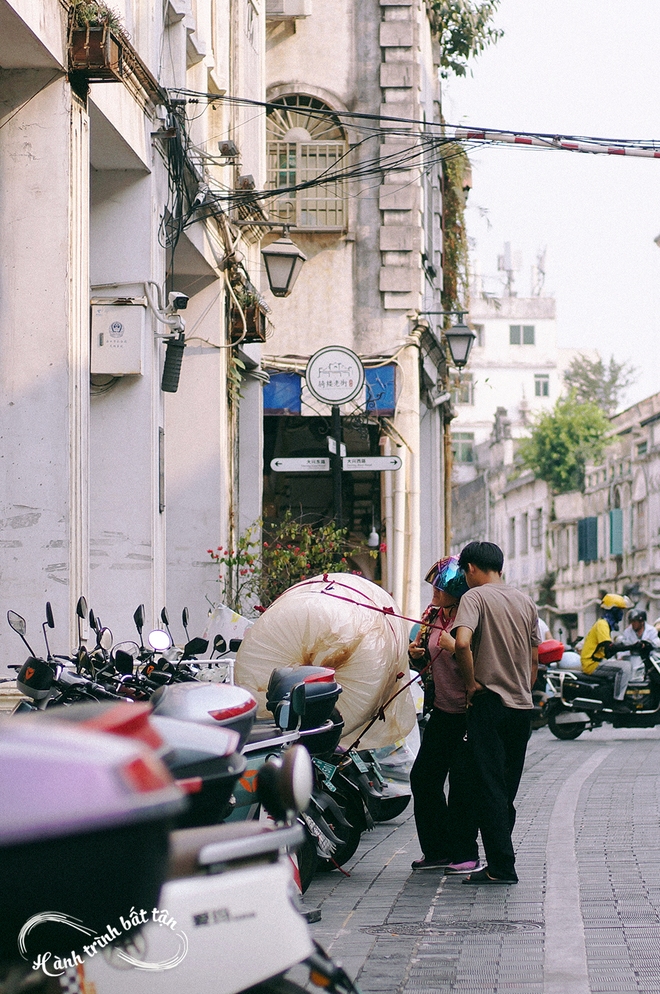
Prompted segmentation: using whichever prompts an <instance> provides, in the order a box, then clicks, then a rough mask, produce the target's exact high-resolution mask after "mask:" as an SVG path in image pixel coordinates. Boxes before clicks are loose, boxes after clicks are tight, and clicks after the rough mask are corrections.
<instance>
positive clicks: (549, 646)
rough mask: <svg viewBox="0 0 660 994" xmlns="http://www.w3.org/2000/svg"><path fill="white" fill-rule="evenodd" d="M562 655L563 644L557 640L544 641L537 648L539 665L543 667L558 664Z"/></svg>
mask: <svg viewBox="0 0 660 994" xmlns="http://www.w3.org/2000/svg"><path fill="white" fill-rule="evenodd" d="M563 655H564V643H563V642H558V641H557V639H546V641H545V642H541V644H540V646H539V663H543V664H544V665H545V666H547V665H548V663H558V662H559V661H560V659H561V658H562V656H563Z"/></svg>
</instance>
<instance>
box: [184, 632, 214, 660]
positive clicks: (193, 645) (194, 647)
mask: <svg viewBox="0 0 660 994" xmlns="http://www.w3.org/2000/svg"><path fill="white" fill-rule="evenodd" d="M208 647H209V642H208V639H203V638H199V637H197V638H194V639H191V640H190V641H189V642H186V645H185V647H184V650H183V656H182V657H181V658H182V660H183V659H192V657H193V656H201V655H203V653H205V652H206V650H207V649H208Z"/></svg>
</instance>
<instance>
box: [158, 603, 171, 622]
mask: <svg viewBox="0 0 660 994" xmlns="http://www.w3.org/2000/svg"><path fill="white" fill-rule="evenodd" d="M160 620H161V621H162V622H163V624H164V625H165V626H167V625H169V623H170V616H169V614H168V613H167V608H166V607H164V608H163V609H162V611H161V612H160Z"/></svg>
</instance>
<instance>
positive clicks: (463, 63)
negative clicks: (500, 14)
mask: <svg viewBox="0 0 660 994" xmlns="http://www.w3.org/2000/svg"><path fill="white" fill-rule="evenodd" d="M427 2H428V6H429V11H430V17H431V25H432V28H433V32H434V34H435V36H436V38H437V40H438V43H439V46H440V75H441V76H443V77H444V78H445V79H446V78H447V76H449V74H450V73H454V74H455V75H456V76H465V75H466V73H467V71H468V64H467V60H468V59H470V58H474V57H475V56H477V55H479V54H480V53H481V52H483V51H484V49H486V48H488V46H489V45H494V44H495V42H496V41H497V40H498V39H499V38H501V37H502V34H503V33H504V32H503V31H502V30H501V29H500V28H494V27H492V25H491V24H490V22H491V20H492V18H493V16H494V14H495V11H496V10H497V8H498V7H499V4H500V0H484V2H482V3H475V2H474V0H427Z"/></svg>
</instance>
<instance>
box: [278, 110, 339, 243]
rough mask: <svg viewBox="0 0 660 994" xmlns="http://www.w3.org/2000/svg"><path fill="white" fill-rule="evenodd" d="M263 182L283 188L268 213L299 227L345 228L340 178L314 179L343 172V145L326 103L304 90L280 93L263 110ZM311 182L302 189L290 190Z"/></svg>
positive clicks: (337, 121) (336, 122) (336, 121)
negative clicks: (265, 160) (265, 177)
mask: <svg viewBox="0 0 660 994" xmlns="http://www.w3.org/2000/svg"><path fill="white" fill-rule="evenodd" d="M266 127H267V137H268V146H267V148H268V186H269V188H270V189H276V190H282V191H283V192H282V194H281V195H280V196H278V197H277V198H276V199H275V200H274V201H273V203H272V204H271V207H270V211H269V213H270V217H271V218H276V219H278V220H281V221H289V222H290V223H291V224H295V225H298V227H301V228H321V229H344V228H345V227H346V221H347V217H346V190H345V181H344V180H343V179H337V180H329V181H328V182H324V183H321V184H318V185H317V184H316V183H315V181H316V180H318V179H319V178H321V177H323V176H326V175H333V174H334V173H336V172H338V171H343V169H344V167H345V165H346V153H347V151H348V143H347V141H346V135H345V133H344V129H343V128H342V126H341V124H340V122H339V119H338V118H337V117H336V115H334V114H333V113H332V110H331V109H330V107H328V105H327V104H325V103H323V101H322V100H317V99H316V98H315V97H308V96H305V95H304V94H295V95H291V96H286V97H280V98H278V99H277V100H276V101H274V105H273V106H272V107H270V109H269V110H268V116H267V124H266ZM306 183H310V184H313V185H310V186H309V187H307V188H305V189H302V190H301V189H298V190H292V189H290V188H291V187H299V186H301V185H304V184H306Z"/></svg>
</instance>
